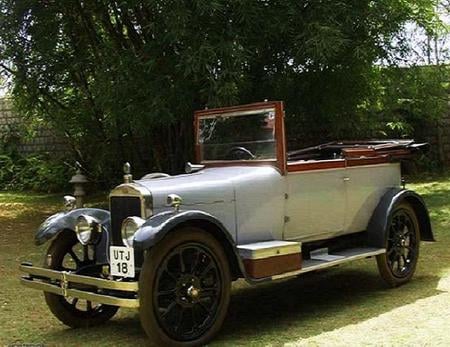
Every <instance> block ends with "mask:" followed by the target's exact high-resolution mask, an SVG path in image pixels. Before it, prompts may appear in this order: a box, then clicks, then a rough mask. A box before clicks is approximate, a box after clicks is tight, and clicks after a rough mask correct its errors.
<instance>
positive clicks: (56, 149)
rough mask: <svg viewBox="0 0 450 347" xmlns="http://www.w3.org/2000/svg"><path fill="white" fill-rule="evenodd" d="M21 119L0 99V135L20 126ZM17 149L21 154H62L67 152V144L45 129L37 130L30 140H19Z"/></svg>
mask: <svg viewBox="0 0 450 347" xmlns="http://www.w3.org/2000/svg"><path fill="white" fill-rule="evenodd" d="M21 122H22V119H21V118H20V116H18V115H17V114H16V113H15V112H14V111H13V110H12V105H11V101H10V100H8V99H5V98H4V99H0V133H1V132H2V133H3V134H4V133H5V132H8V131H10V130H9V129H14V128H15V127H17V126H20V125H21ZM18 149H19V151H20V152H21V153H23V154H30V153H42V152H50V153H58V154H59V153H61V154H62V153H63V152H64V151H66V150H67V144H66V142H65V141H64V138H62V137H61V136H56V135H55V133H54V132H53V131H52V130H50V129H48V128H45V127H42V128H40V129H38V130H37V133H36V135H35V136H33V138H32V139H20V140H19V144H18Z"/></svg>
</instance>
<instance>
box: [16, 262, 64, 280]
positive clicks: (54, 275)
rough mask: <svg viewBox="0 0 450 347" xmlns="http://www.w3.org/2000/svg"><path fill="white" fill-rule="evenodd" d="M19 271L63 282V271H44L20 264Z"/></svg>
mask: <svg viewBox="0 0 450 347" xmlns="http://www.w3.org/2000/svg"><path fill="white" fill-rule="evenodd" d="M19 270H20V271H22V272H25V273H27V274H30V275H34V276H41V277H46V278H48V279H51V280H61V281H62V279H63V274H62V271H56V270H51V269H44V268H41V267H35V266H32V265H26V264H20V266H19Z"/></svg>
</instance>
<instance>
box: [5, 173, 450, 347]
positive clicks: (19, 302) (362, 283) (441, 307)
mask: <svg viewBox="0 0 450 347" xmlns="http://www.w3.org/2000/svg"><path fill="white" fill-rule="evenodd" d="M449 177H450V176H449ZM449 177H444V178H437V179H434V180H432V181H431V180H426V181H425V182H423V183H414V184H410V185H409V188H411V189H415V190H417V191H418V192H419V193H420V194H422V195H423V197H424V199H425V201H426V202H427V205H428V207H429V209H430V215H431V217H432V222H433V227H434V232H435V235H436V238H437V240H438V242H436V243H427V244H422V248H421V256H420V263H419V266H418V269H417V273H416V276H415V277H414V279H413V281H412V282H410V283H408V284H407V285H405V286H402V287H400V288H396V289H388V288H386V286H385V285H384V283H383V282H382V281H381V279H380V278H379V276H378V273H377V269H376V264H375V261H374V260H373V259H368V260H363V261H358V262H355V263H352V264H349V265H345V266H341V267H339V268H334V269H330V270H327V271H324V272H322V273H317V274H310V275H305V276H302V277H299V278H294V279H289V280H284V281H280V282H275V283H270V284H265V285H262V286H258V287H250V286H249V285H247V284H246V283H244V282H243V281H239V282H237V283H235V284H234V286H233V296H232V301H231V306H230V310H229V313H228V317H227V320H226V323H225V325H224V327H223V329H222V331H221V333H220V335H219V336H218V337H217V339H216V340H215V341H214V342H213V343H212V344H211V345H217V346H222V345H223V346H225V345H233V346H234V345H254V346H259V345H281V344H284V343H287V344H290V345H307V346H310V345H312V346H314V345H318V346H321V345H342V346H344V345H405V344H406V345H416V344H420V345H424V344H425V345H426V344H428V345H435V344H441V345H445V342H448V343H450V329H449V328H448V327H449V322H450V293H449V292H450V248H449V246H448V245H449V242H450V234H449V224H450V178H449ZM99 200H101V198H97V200H96V201H97V202H96V203H98V201H99ZM94 202H95V201H94ZM58 209H60V197H59V196H45V195H39V194H28V193H0V222H1V226H2V230H1V232H0V245H1V246H0V247H1V252H0V270H1V275H2V280H1V281H0V344H1V345H3V344H11V343H15V342H20V343H44V344H49V345H65V346H66V345H71V346H80V345H91V346H94V345H95V346H110V345H130V346H131V345H144V344H145V343H146V341H147V340H146V337H145V335H144V333H143V331H142V330H141V328H140V323H139V317H138V316H137V313H136V312H135V311H133V310H121V311H120V313H119V314H118V315H117V316H116V317H115V318H114V319H113V320H112V321H111V322H109V323H107V324H106V325H104V326H102V327H98V328H92V329H81V330H73V329H69V328H67V327H65V326H64V325H62V324H61V323H59V322H58V321H57V320H56V319H55V318H54V317H53V316H52V315H51V314H50V312H49V311H48V309H47V307H46V306H45V303H44V300H43V297H42V294H41V293H39V292H37V291H34V290H31V289H27V288H23V287H21V286H20V285H19V282H18V278H19V272H18V271H17V267H18V264H19V263H20V262H21V261H24V260H31V261H33V262H35V263H36V264H40V263H41V262H42V259H43V255H44V254H45V249H46V246H42V247H36V246H34V244H33V237H34V232H35V230H36V228H37V226H38V225H39V223H40V222H41V221H42V220H43V219H44V218H45V217H46V216H48V215H49V214H51V213H53V212H55V211H57V210H58Z"/></svg>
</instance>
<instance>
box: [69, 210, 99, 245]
mask: <svg viewBox="0 0 450 347" xmlns="http://www.w3.org/2000/svg"><path fill="white" fill-rule="evenodd" d="M100 228H101V226H100V223H99V221H98V220H97V219H95V218H94V217H91V216H85V215H81V216H79V217H78V218H77V224H76V225H75V233H76V234H77V238H78V241H80V243H81V244H82V245H87V244H88V243H95V242H97V240H98V237H99V235H100V231H101V230H100Z"/></svg>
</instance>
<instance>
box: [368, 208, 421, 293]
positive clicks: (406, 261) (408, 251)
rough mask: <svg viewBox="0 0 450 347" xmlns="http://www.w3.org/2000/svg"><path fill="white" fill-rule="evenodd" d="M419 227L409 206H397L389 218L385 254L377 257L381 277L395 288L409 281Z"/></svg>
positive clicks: (414, 260) (417, 251)
mask: <svg viewBox="0 0 450 347" xmlns="http://www.w3.org/2000/svg"><path fill="white" fill-rule="evenodd" d="M419 228H420V225H419V222H418V220H417V216H416V214H415V212H414V210H413V209H412V208H411V206H410V205H409V204H405V203H404V204H400V205H399V206H397V207H396V208H395V209H394V211H393V212H392V215H391V217H390V222H389V226H388V235H387V242H386V253H385V254H382V255H379V256H377V263H378V269H379V271H380V274H381V277H382V278H383V279H384V280H385V281H386V282H387V283H388V284H389V285H391V286H393V287H396V286H398V285H401V284H403V283H405V282H407V281H409V280H410V279H411V278H412V276H413V275H414V272H415V270H416V265H417V260H418V258H419V245H420V229H419Z"/></svg>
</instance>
